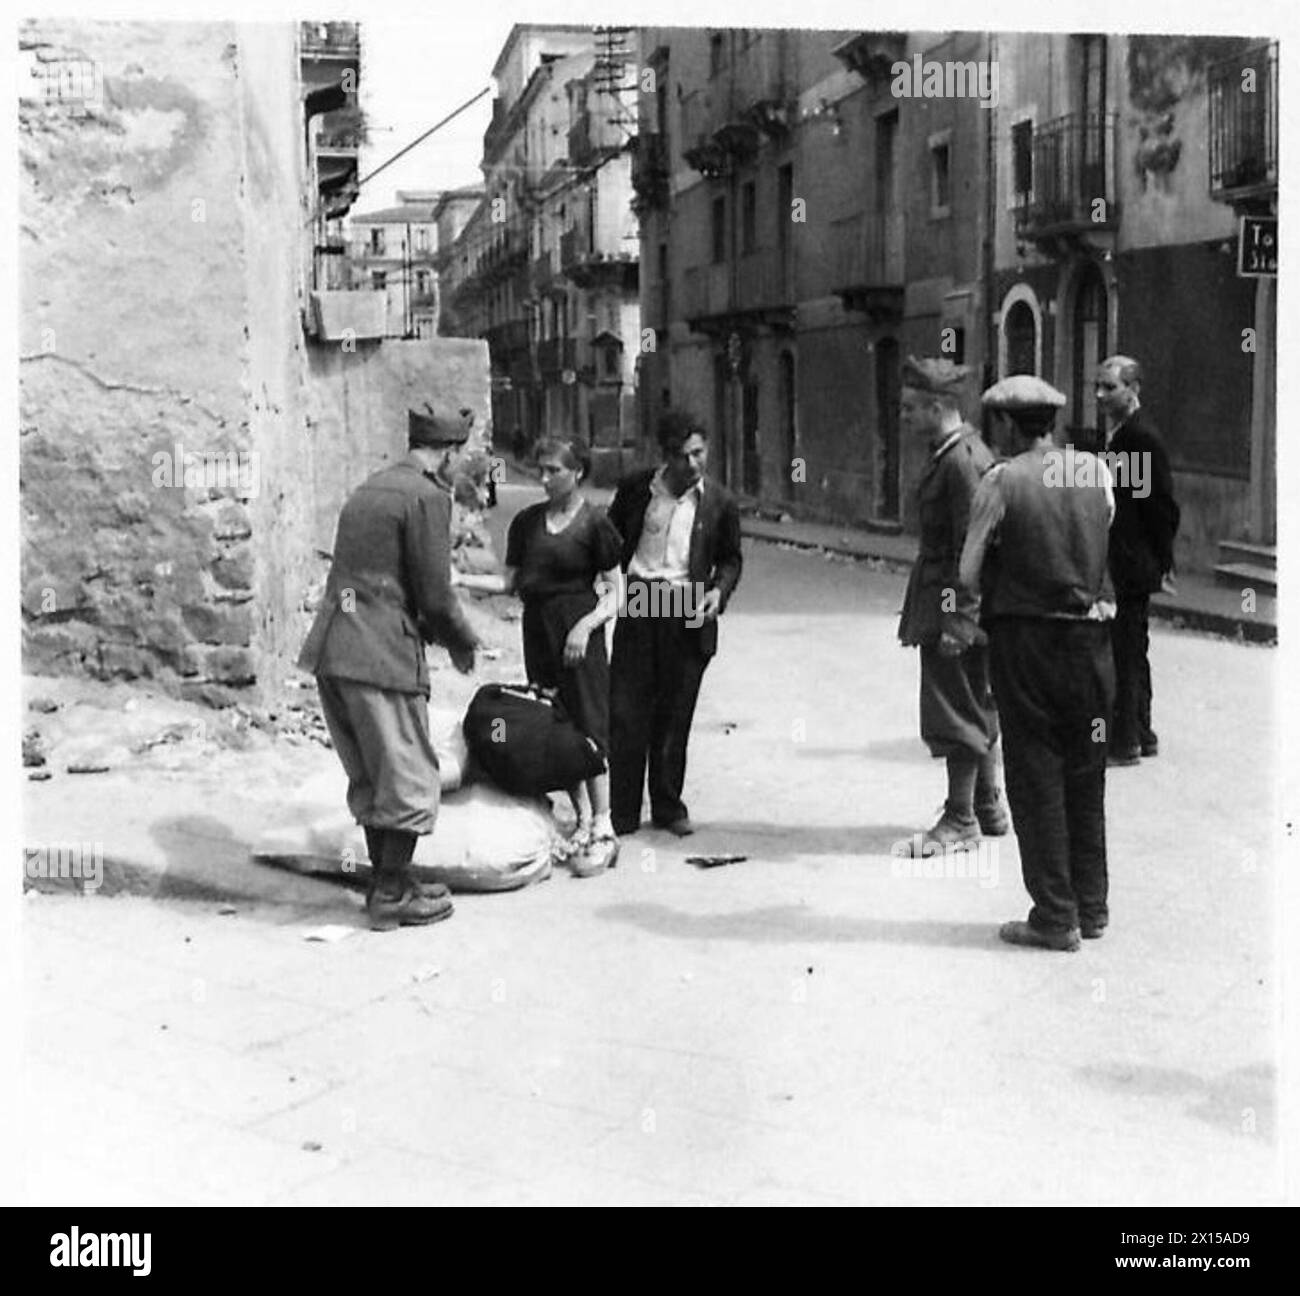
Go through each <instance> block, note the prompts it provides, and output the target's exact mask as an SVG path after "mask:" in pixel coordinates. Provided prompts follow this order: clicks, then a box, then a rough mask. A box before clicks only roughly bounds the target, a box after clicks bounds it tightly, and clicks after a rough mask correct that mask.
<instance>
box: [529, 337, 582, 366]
mask: <svg viewBox="0 0 1300 1296" xmlns="http://www.w3.org/2000/svg"><path fill="white" fill-rule="evenodd" d="M537 367H538V369H539V370H541V372H542V373H543V374H548V375H549V374H558V373H561V372H563V371H564V370H565V369H576V368H577V367H578V366H577V346H576V344H575V342H574V340H573V338H571V337H560V338H543V339H542V340H541V341H540V342H539V343H538V344H537Z"/></svg>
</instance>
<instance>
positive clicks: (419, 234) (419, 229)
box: [415, 225, 429, 252]
mask: <svg viewBox="0 0 1300 1296" xmlns="http://www.w3.org/2000/svg"><path fill="white" fill-rule="evenodd" d="M415 250H416V251H417V252H427V251H428V250H429V231H428V228H427V227H426V226H424V225H417V226H416V227H415Z"/></svg>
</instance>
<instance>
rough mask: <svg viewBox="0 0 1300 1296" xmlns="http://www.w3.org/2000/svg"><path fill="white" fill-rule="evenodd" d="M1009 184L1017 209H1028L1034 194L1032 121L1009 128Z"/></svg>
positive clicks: (1017, 123)
mask: <svg viewBox="0 0 1300 1296" xmlns="http://www.w3.org/2000/svg"><path fill="white" fill-rule="evenodd" d="M1011 183H1012V186H1013V193H1014V195H1015V198H1014V202H1015V205H1016V206H1017V207H1028V206H1029V203H1030V200H1031V199H1032V197H1033V193H1034V123H1033V121H1032V119H1028V118H1027V119H1026V120H1025V121H1019V122H1016V123H1015V125H1013V126H1012V127H1011Z"/></svg>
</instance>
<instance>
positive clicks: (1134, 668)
mask: <svg viewBox="0 0 1300 1296" xmlns="http://www.w3.org/2000/svg"><path fill="white" fill-rule="evenodd" d="M1150 607H1151V596H1150V595H1149V594H1121V595H1119V596H1118V597H1117V598H1116V604H1115V620H1114V621H1112V622H1111V643H1112V646H1113V649H1114V654H1115V719H1114V725H1113V727H1112V729H1111V733H1110V743H1111V750H1112V751H1122V752H1131V751H1135V750H1137V749H1139V748H1143V747H1150V746H1152V745H1153V744H1154V743H1155V741H1156V736H1155V734H1154V733H1153V732H1152V731H1151V661H1150V658H1149V657H1148V648H1149V645H1150V634H1149V631H1148V618H1149V615H1150Z"/></svg>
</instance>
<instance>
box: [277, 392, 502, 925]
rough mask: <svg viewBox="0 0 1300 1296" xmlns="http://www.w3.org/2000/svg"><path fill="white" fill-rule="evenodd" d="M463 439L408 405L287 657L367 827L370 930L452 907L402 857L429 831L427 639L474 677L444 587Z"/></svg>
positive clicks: (443, 913)
mask: <svg viewBox="0 0 1300 1296" xmlns="http://www.w3.org/2000/svg"><path fill="white" fill-rule="evenodd" d="M468 435H469V427H468V424H467V423H466V422H465V420H464V419H459V420H454V419H448V418H443V417H439V416H436V415H432V414H430V415H424V414H420V413H417V412H415V411H414V410H412V411H411V412H410V414H409V437H408V441H409V453H408V454H407V456H406V457H405V458H404V459H402V460H400V461H399V462H398V463H395V464H393V465H392V466H391V467H388V468H384V469H381V470H380V471H379V472H377V473H375V474H374V475H373V476H371V477H369V478H368V479H367V480H366V481H364V482H363V483H362V484H361V485H360V486H359V487H358V488H357V489H356V490H355V491H354V492H353V493H352V494H351V495H350V496H349V497H348V499H347V501H346V503H344V505H343V511H342V513H341V514H340V515H339V526H338V535H337V537H336V539H335V541H334V560H333V563H332V565H331V567H330V574H329V579H328V581H327V583H326V587H325V596H324V599H323V600H322V603H321V606H320V609H319V610H318V612H317V614H316V620H315V622H314V624H313V625H312V628H311V631H310V633H309V634H308V636H307V641H306V643H305V644H304V646H303V650H302V655H301V657H300V658H299V661H298V664H299V666H301V667H302V668H303V669H304V670H309V671H312V672H314V673H315V675H316V682H317V687H318V689H319V691H320V700H321V708H322V710H323V711H324V713H325V722H326V724H327V725H328V726H329V731H330V737H331V738H332V739H333V740H334V750H335V751H337V752H338V755H339V759H340V760H341V761H342V763H343V768H344V770H345V771H346V772H347V776H348V809H349V810H350V811H351V812H352V815H353V817H354V818H355V819H356V821H357V823H359V824H361V825H362V826H363V828H364V829H365V834H366V848H367V852H368V854H369V856H370V864H371V869H372V881H371V885H370V891H369V894H368V895H367V897H366V909H367V912H368V913H369V916H370V925H371V927H372V928H373V929H374V930H376V931H391V930H393V929H395V928H396V927H399V926H404V925H418V924H422V923H430V922H436V921H438V920H439V919H441V918H446V917H448V916H449V915H450V914H451V908H452V906H451V899H450V897H449V896H448V895H447V891H446V888H445V887H434V888H429V889H423V888H421V887H420V885H419V884H418V883H417V882H416V881H415V879H414V877H413V876H412V874H411V857H412V856H413V854H414V853H415V844H416V841H417V839H418V838H419V837H420V836H422V835H424V834H426V833H430V832H432V831H433V824H434V818H435V816H436V814H437V809H438V797H439V780H438V762H437V757H436V756H435V755H434V750H433V745H432V743H431V741H430V738H429V719H428V698H429V668H428V665H427V663H426V662H425V658H424V645H425V644H426V643H438V644H442V645H443V646H444V647H445V648H446V649H447V651H448V652H449V654H450V655H451V660H452V664H453V665H454V666H455V667H456V669H457V670H458V671H460V672H461V674H469V673H470V672H471V671H473V669H474V652H475V649H476V648H477V647H478V640H477V638H476V636H475V634H474V632H473V630H472V629H471V628H470V626H469V623H468V622H467V621H466V620H465V616H464V614H463V612H462V611H461V608H460V603H459V602H458V600H457V597H456V594H455V591H454V590H453V589H452V588H451V583H450V556H449V555H450V529H451V509H452V496H451V481H452V473H453V471H454V469H455V466H456V462H457V460H458V459H459V457H460V455H461V453H462V447H463V445H464V443H465V440H466V438H467V437H468Z"/></svg>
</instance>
